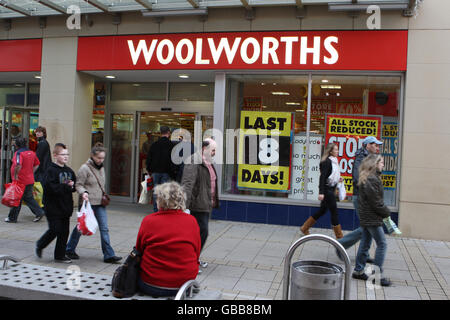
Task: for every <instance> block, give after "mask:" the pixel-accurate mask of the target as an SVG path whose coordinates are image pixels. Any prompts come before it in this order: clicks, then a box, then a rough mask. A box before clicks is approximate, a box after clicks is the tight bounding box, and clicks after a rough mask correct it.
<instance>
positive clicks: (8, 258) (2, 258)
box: [0, 255, 20, 270]
mask: <svg viewBox="0 0 450 320" xmlns="http://www.w3.org/2000/svg"><path fill="white" fill-rule="evenodd" d="M0 261H3V267H2V268H0V270H6V269H8V261H12V262H19V261H20V260H19V259H17V258H16V257H13V256H8V255H0Z"/></svg>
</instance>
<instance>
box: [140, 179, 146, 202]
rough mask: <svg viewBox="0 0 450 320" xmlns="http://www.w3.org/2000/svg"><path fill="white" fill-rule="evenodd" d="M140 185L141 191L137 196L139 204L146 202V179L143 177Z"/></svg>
mask: <svg viewBox="0 0 450 320" xmlns="http://www.w3.org/2000/svg"><path fill="white" fill-rule="evenodd" d="M146 177H147V176H146ZM141 186H142V191H141V195H140V196H139V203H140V204H148V191H147V179H145V180H144V181H142V182H141Z"/></svg>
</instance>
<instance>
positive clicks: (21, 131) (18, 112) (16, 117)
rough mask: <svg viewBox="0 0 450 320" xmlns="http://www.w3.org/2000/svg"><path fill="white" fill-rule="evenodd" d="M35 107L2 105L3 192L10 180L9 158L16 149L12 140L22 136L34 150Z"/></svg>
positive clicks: (0, 173)
mask: <svg viewBox="0 0 450 320" xmlns="http://www.w3.org/2000/svg"><path fill="white" fill-rule="evenodd" d="M38 118H39V114H38V109H37V108H26V109H25V108H20V107H4V108H3V109H2V112H1V119H0V121H1V122H0V123H1V131H0V133H1V163H0V184H1V186H0V189H1V193H2V194H3V192H4V185H5V183H9V182H11V174H10V168H11V159H12V156H13V155H14V152H15V151H16V148H15V145H14V140H15V139H17V138H19V137H23V138H25V139H27V140H28V146H29V148H30V149H31V150H33V151H36V147H37V140H36V136H35V135H34V129H35V128H36V127H37V125H38Z"/></svg>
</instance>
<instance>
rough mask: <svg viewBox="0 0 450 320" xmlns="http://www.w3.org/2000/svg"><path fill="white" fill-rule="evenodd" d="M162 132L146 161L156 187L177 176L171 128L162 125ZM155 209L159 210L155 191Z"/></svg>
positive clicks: (151, 147)
mask: <svg viewBox="0 0 450 320" xmlns="http://www.w3.org/2000/svg"><path fill="white" fill-rule="evenodd" d="M160 133H161V138H159V140H158V141H156V142H154V143H153V144H152V145H151V146H150V150H149V152H148V155H147V162H146V167H147V172H148V173H151V175H152V178H153V185H154V187H156V186H157V185H160V184H163V183H166V182H169V181H170V180H175V178H176V166H175V165H174V163H173V162H172V149H173V147H174V144H173V142H172V141H170V136H171V133H170V128H169V127H167V126H161V128H160ZM153 211H154V212H157V211H158V206H157V205H156V195H155V193H153Z"/></svg>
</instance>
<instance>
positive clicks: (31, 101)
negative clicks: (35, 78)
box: [27, 83, 41, 106]
mask: <svg viewBox="0 0 450 320" xmlns="http://www.w3.org/2000/svg"><path fill="white" fill-rule="evenodd" d="M40 88H41V85H40V84H39V83H30V84H29V85H28V99H27V102H28V105H29V106H39V92H40Z"/></svg>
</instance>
